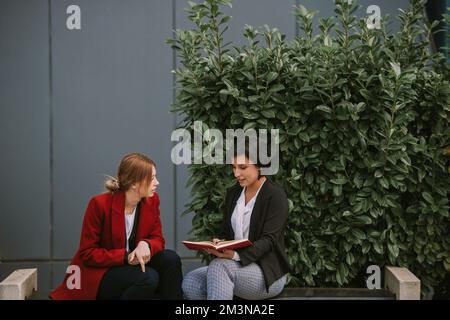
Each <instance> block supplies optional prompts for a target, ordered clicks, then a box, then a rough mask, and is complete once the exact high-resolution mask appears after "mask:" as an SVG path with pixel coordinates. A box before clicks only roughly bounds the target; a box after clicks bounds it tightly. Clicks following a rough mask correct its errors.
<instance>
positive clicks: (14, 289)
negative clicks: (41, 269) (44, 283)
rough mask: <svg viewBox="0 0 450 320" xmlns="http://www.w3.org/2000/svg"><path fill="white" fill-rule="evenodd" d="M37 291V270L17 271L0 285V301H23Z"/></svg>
mask: <svg viewBox="0 0 450 320" xmlns="http://www.w3.org/2000/svg"><path fill="white" fill-rule="evenodd" d="M33 290H34V291H36V290H37V269H18V270H16V271H14V272H13V273H11V274H10V275H9V276H8V277H7V278H6V279H5V280H3V281H2V282H1V283H0V300H25V298H28V297H29V296H30V295H31V294H32V293H33Z"/></svg>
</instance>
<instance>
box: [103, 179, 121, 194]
mask: <svg viewBox="0 0 450 320" xmlns="http://www.w3.org/2000/svg"><path fill="white" fill-rule="evenodd" d="M105 188H106V189H107V190H109V191H110V192H116V191H119V190H120V183H119V180H117V179H116V178H114V177H111V176H108V177H107V179H106V181H105Z"/></svg>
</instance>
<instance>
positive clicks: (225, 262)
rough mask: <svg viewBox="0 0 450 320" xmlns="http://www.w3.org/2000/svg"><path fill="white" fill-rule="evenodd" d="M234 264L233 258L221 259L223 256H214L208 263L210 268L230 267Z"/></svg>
mask: <svg viewBox="0 0 450 320" xmlns="http://www.w3.org/2000/svg"><path fill="white" fill-rule="evenodd" d="M234 265H235V262H234V261H233V260H230V259H223V258H215V259H214V260H212V261H211V263H210V264H209V268H211V269H217V268H225V269H230V268H232V267H233V266H234Z"/></svg>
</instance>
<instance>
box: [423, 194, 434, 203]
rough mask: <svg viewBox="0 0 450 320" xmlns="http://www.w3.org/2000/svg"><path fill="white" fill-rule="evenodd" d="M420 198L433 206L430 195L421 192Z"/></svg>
mask: <svg viewBox="0 0 450 320" xmlns="http://www.w3.org/2000/svg"><path fill="white" fill-rule="evenodd" d="M422 197H423V198H424V199H425V200H426V201H427V202H428V203H430V204H434V200H433V197H432V196H431V194H430V193H428V192H426V191H424V192H422Z"/></svg>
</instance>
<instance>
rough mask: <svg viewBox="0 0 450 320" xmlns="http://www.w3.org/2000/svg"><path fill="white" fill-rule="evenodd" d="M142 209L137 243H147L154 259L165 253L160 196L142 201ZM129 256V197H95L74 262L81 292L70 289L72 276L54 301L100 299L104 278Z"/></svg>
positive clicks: (105, 194) (57, 290)
mask: <svg viewBox="0 0 450 320" xmlns="http://www.w3.org/2000/svg"><path fill="white" fill-rule="evenodd" d="M140 208H141V211H140V215H139V225H138V229H137V231H136V243H138V242H139V241H141V240H144V241H146V242H147V243H148V244H149V245H150V251H151V255H154V254H155V253H157V252H159V251H162V250H164V238H163V236H162V231H161V220H160V217H159V196H158V194H157V193H154V195H153V196H152V197H151V198H150V197H149V198H144V199H142V200H141V206H140ZM125 254H126V249H125V193H124V192H117V193H114V194H113V193H104V194H100V195H97V196H95V197H93V198H92V199H91V200H90V201H89V204H88V207H87V209H86V213H85V215H84V220H83V227H82V230H81V239H80V247H79V249H78V251H77V253H76V254H75V256H74V257H73V259H72V262H71V265H76V266H78V267H79V268H80V273H79V274H80V283H81V288H80V289H76V288H75V289H69V288H68V287H67V283H66V280H67V278H68V277H70V276H71V275H72V274H66V276H65V278H64V281H63V282H62V284H61V285H60V286H59V287H58V288H56V289H55V290H54V291H53V292H52V293H51V294H50V297H51V298H52V299H56V300H58V299H83V300H88V299H96V297H97V290H98V287H99V285H100V281H101V279H102V277H103V275H104V274H105V272H106V271H107V270H108V269H109V268H110V267H113V266H121V265H124V264H125ZM73 274H75V273H73ZM71 279H72V280H73V277H72V278H71Z"/></svg>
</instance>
